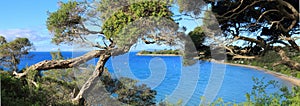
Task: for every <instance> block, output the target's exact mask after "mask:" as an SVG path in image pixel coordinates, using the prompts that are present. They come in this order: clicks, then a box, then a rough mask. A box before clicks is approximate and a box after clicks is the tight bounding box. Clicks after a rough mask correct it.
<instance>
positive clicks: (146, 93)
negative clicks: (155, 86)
mask: <svg viewBox="0 0 300 106" xmlns="http://www.w3.org/2000/svg"><path fill="white" fill-rule="evenodd" d="M115 83H117V84H119V85H117V88H116V92H115V93H116V94H117V95H118V96H117V98H118V100H119V101H121V102H123V103H126V104H129V105H134V106H149V105H155V95H156V91H155V90H151V88H149V87H147V86H146V85H145V84H142V85H137V81H135V80H133V79H130V78H120V79H119V81H116V82H115Z"/></svg>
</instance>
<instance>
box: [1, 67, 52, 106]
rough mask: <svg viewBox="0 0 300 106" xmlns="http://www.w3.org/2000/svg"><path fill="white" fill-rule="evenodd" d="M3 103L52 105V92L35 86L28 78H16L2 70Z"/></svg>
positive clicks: (7, 104) (27, 105)
mask: <svg viewBox="0 0 300 106" xmlns="http://www.w3.org/2000/svg"><path fill="white" fill-rule="evenodd" d="M0 75H1V76H0V77H1V105H5V106H19V105H25V106H29V105H38V106H39V105H51V104H52V103H49V101H50V98H51V97H52V96H53V95H51V93H50V92H49V91H48V90H47V89H45V88H42V87H38V88H35V87H33V85H32V84H29V83H30V82H28V80H26V79H16V78H14V77H12V76H11V75H10V74H8V72H4V71H1V74H0Z"/></svg>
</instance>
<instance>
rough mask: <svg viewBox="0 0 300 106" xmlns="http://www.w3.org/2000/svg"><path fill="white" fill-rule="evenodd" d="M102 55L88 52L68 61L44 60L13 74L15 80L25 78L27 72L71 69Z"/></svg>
mask: <svg viewBox="0 0 300 106" xmlns="http://www.w3.org/2000/svg"><path fill="white" fill-rule="evenodd" d="M103 53H104V50H101V51H100V50H94V51H90V52H88V53H86V54H84V55H82V56H80V57H76V58H73V59H68V60H44V61H42V62H39V63H37V64H34V65H32V66H30V67H29V68H27V69H26V70H25V71H24V72H23V73H17V72H14V73H13V74H14V75H15V76H16V77H17V78H21V77H23V76H25V75H26V74H27V73H28V72H29V71H32V70H38V71H41V70H50V69H63V68H72V67H75V66H78V65H80V64H82V63H85V62H87V61H89V60H91V59H93V58H96V57H99V56H100V55H101V54H103Z"/></svg>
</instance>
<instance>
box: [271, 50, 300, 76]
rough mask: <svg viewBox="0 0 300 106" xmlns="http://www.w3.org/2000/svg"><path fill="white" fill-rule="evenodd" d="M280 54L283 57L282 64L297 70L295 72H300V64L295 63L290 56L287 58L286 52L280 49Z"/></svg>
mask: <svg viewBox="0 0 300 106" xmlns="http://www.w3.org/2000/svg"><path fill="white" fill-rule="evenodd" d="M278 54H279V55H280V56H281V60H282V61H281V62H280V63H282V64H284V65H287V66H289V67H290V68H291V69H295V70H298V71H300V64H299V63H297V62H295V61H293V60H291V59H290V58H289V57H288V56H286V54H285V51H284V50H282V49H280V50H279V51H278ZM277 65H278V64H277ZM273 66H274V65H273Z"/></svg>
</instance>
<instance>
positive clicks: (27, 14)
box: [0, 0, 199, 51]
mask: <svg viewBox="0 0 300 106" xmlns="http://www.w3.org/2000/svg"><path fill="white" fill-rule="evenodd" d="M58 1H59V0H2V1H1V4H2V5H1V6H0V10H1V11H0V14H1V16H0V35H2V36H4V37H6V39H7V40H8V41H11V40H13V39H15V38H16V37H27V38H29V40H30V41H32V42H33V43H34V46H35V48H36V49H35V51H53V50H57V49H58V48H60V49H61V50H62V51H74V48H76V49H77V48H78V47H77V46H76V47H75V46H70V45H60V46H57V45H54V44H52V43H51V37H52V35H51V34H49V32H48V31H47V28H46V20H47V17H48V15H47V11H50V12H53V11H55V10H57V9H58V4H57V2H58ZM62 1H67V0H62ZM181 22H182V23H184V24H185V26H187V27H188V29H189V30H192V29H193V28H192V27H195V26H196V25H198V24H199V22H195V21H181ZM145 48H149V49H154V48H157V46H155V45H142V46H136V48H135V49H145Z"/></svg>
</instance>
